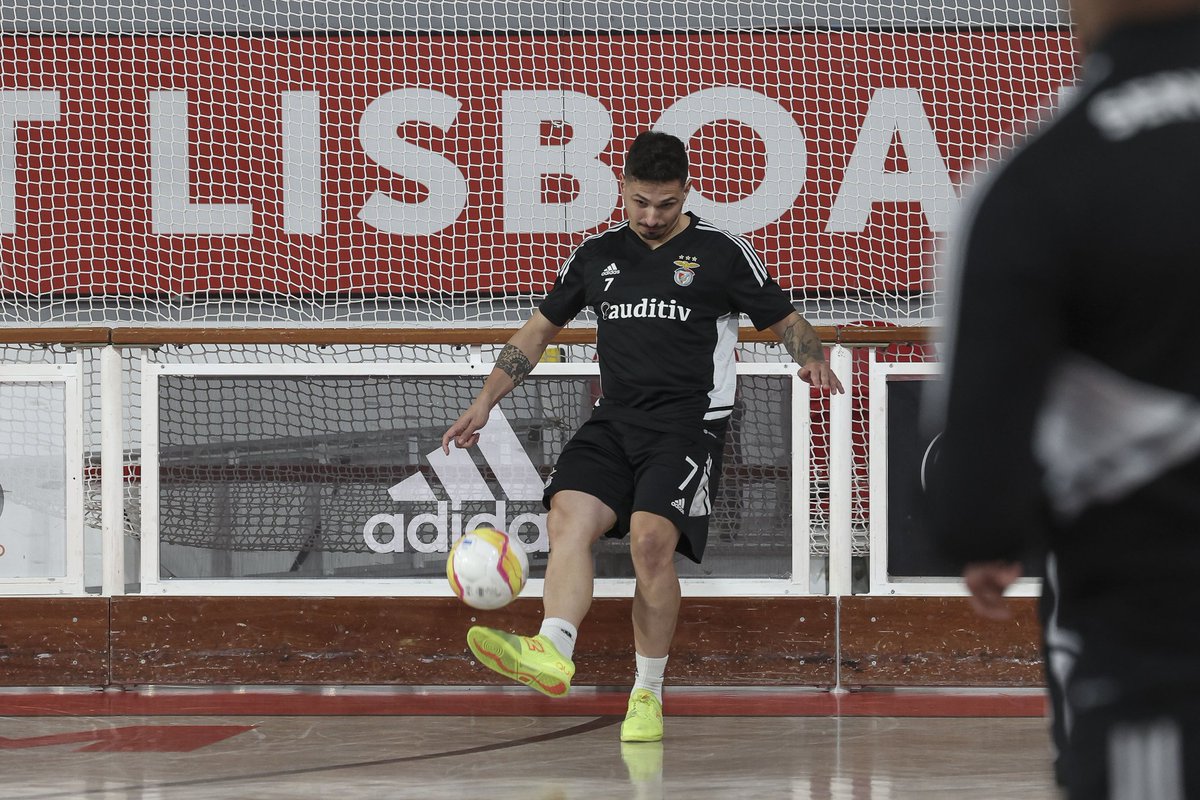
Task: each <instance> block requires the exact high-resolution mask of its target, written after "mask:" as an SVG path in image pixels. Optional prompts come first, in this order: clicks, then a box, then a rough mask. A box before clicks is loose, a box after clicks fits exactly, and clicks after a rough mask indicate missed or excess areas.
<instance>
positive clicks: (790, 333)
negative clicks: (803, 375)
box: [783, 319, 825, 367]
mask: <svg viewBox="0 0 1200 800" xmlns="http://www.w3.org/2000/svg"><path fill="white" fill-rule="evenodd" d="M783 346H784V347H786V348H787V351H788V352H789V353H791V354H792V358H794V359H795V360H796V363H797V364H799V365H800V366H802V367H803V366H804V365H805V364H807V363H808V362H810V361H824V360H825V351H824V350H823V349H822V348H821V337H819V336H817V332H816V331H815V330H814V329H813V326H812V325H809V324H808V322H806V321H805V320H803V319H797V320H796V321H795V322H793V323H792V324H791V325H788V326H787V327H786V328H784V330H783Z"/></svg>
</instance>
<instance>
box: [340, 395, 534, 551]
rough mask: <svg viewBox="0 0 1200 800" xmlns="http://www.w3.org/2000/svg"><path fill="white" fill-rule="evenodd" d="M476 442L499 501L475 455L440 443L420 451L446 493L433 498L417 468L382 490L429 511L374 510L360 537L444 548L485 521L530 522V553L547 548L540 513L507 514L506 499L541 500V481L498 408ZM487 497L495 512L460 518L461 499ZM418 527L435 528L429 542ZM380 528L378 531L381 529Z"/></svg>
mask: <svg viewBox="0 0 1200 800" xmlns="http://www.w3.org/2000/svg"><path fill="white" fill-rule="evenodd" d="M477 446H478V447H479V450H480V452H481V453H482V454H483V458H484V461H486V462H487V464H488V466H490V467H491V468H492V472H493V473H494V474H495V476H496V480H497V481H498V482H499V484H500V488H501V490H503V492H504V496H505V498H506V499H505V500H500V499H498V498H497V497H496V494H495V493H494V492H493V491H492V487H490V486H489V485H488V483H487V481H485V480H484V478H483V474H482V473H481V472H480V471H479V467H477V466H476V465H475V460H474V459H473V458H472V457H471V454H470V453H469V452H468V451H466V450H460V449H458V448H457V447H454V446H451V448H450V454H449V455H447V454H445V453H443V452H442V448H441V447H440V446H438V447H436V448H434V449H433V450H432V451H430V452H428V453H426V454H425V460H426V461H427V462H428V463H429V466H430V467H431V468H432V470H433V474H434V475H435V476H436V477H437V480H438V482H439V483H441V484H442V487H443V488H444V489H445V491H446V494H447V495H448V496H449V497H450V499H449V501H446V500H439V499H438V497H437V495H436V494H434V491H433V487H432V486H430V484H429V480H428V479H426V477H425V476H424V475H423V474H422V473H420V472H418V473H417V474H415V475H410V476H409V477H407V478H405V479H404V480H402V481H400V482H399V483H397V484H396V485H395V486H392V487H391V488H390V489H388V495H389V496H391V498H392V500H394V501H396V502H397V503H418V504H420V506H421V507H423V508H429V506H431V505H432V506H433V507H435V508H436V509H437V510H436V511H434V512H429V511H425V512H424V513H414V514H412V515H411V516H409V517H405V515H404V514H376V515H375V516H373V517H371V518H370V519H369V520H367V521H366V523H365V524H364V525H363V541H364V542H365V543H366V545H367V547H369V548H370V549H371V550H372V551H374V552H376V553H402V552H405V551H406V550H411V551H413V552H418V553H445V552H448V551H449V549H450V543H451V541H455V540H457V539H458V538H459V537H460V536H462V534H463V532H464V531H469V530H473V529H475V528H477V527H479V526H480V525H485V524H486V525H491V526H492V527H495V528H498V529H500V530H504V531H508V532H510V533H516V532H517V531H519V530H520V529H521V528H523V527H525V526H528V525H533V526H534V527H535V528H536V529H537V532H538V537H537V541H535V542H533V543H532V544H529V543H526V545H525V549H526V550H528V551H530V552H545V551H547V550H548V549H549V545H550V537H549V534H548V533H547V530H546V514H545V513H541V514H518V515H517V516H515V517H513V518H512V519H508V518H507V511H508V508H507V505H508V502H510V501H526V502H529V501H541V499H542V492H543V482H542V477H541V475H539V474H538V471H537V468H536V467H534V466H533V463H532V462H531V461H530V460H529V456H527V455H526V454H525V448H524V447H522V445H521V440H520V439H519V438H517V434H516V431H514V430H513V429H512V425H510V424H509V422H508V419H507V418H505V416H504V414H503V413H502V412H501V411H500V409H498V408H494V409H492V413H491V416H490V417H489V418H488V424H487V425H485V426H484V428H483V429H482V430H481V431H480V432H479V444H478V445H477ZM479 501H484V502H489V503H495V504H496V510H495V513H483V514H476V515H475V516H473V517H470V518H469V519H467V520H465V522H464V520H463V518H462V506H463V503H466V502H479ZM387 528H390V529H391V538H390V539H387V540H386V541H381V539H380V534H381V533H385V532H386V529H387ZM422 528H425V529H426V532H428V530H429V529H430V528H432V530H433V531H434V532H435V533H436V535H435V536H434V537H433V539H432V540H430V541H424V540H423V538H424V539H428V536H427V535H426V536H425V537H422V536H419V535H418V534H419V533H420V532H421V530H422ZM381 529H382V530H381Z"/></svg>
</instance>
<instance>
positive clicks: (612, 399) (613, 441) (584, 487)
mask: <svg viewBox="0 0 1200 800" xmlns="http://www.w3.org/2000/svg"><path fill="white" fill-rule="evenodd" d="M690 188H691V181H690V179H689V176H688V159H687V152H686V150H685V147H684V144H683V142H681V141H680V140H679V139H677V138H676V137H674V136H671V135H668V134H665V133H658V132H646V133H642V134H641V135H639V136H638V137H637V138H636V139H635V141H634V142H633V145H632V146H631V147H630V149H629V152H628V154H627V157H626V160H625V166H624V171H623V175H622V180H621V197H622V201H623V204H624V208H625V221H624V222H621V223H619V224H616V225H613V226H611V227H609V228H608V229H606V230H604V231H602V232H600V233H597V234H595V235H593V236H591V237H589V238H587V239H586V240H584V242H583V243H582V244H581V245H580V246H579V247H578V248H577V249H576V250H575V251H574V252H573V253H572V254H571V256H570V257H569V258H568V259H567V260H566V261H565V262H564V263H563V264H562V266H561V267H560V268H559V270H558V275H557V277H556V279H555V282H554V285H553V287H552V288H551V290H550V292H549V294H547V296H546V297H545V299H544V300H543V301H542V302H541V304H540V306H539V307H538V309H537V310H536V311H535V312H534V313H533V315H532V316H531V317H530V319H529V320H528V321H527V322H526V323H525V325H524V326H523V327H522V328H521V329H520V330H519V331H518V332H517V333H516V334H514V335H513V337H512V338H511V339H510V340H509V342H508V344H507V345H505V347H504V349H503V350H502V351H501V353H500V356H499V357H498V358H497V360H496V367H495V369H494V370H492V372H491V374H490V375H489V376H488V378H487V380H486V381H485V382H484V385H483V387H482V389H481V390H480V392H479V394H478V396H477V397H476V398H475V401H474V402H473V403H472V404H471V406H470V407H469V408H468V409H467V410H466V412H465V413H464V414H463V415H462V416H461V417H459V419H458V420H457V421H456V422H455V423H454V424H453V425H451V426H450V428H449V429H448V430H447V431H446V433H445V435H444V436H443V437H442V447H443V449H445V450H446V451H447V452H449V447H450V444H451V443H454V444H455V445H456V446H458V447H470V446H472V445H474V444H475V443H476V441H478V438H479V433H478V432H479V429H480V428H482V427H483V425H484V424H485V423H486V422H487V419H488V413H489V412H490V410H491V409H492V408H493V407H494V406H495V405H496V403H498V402H499V401H500V399H501V398H502V397H504V396H505V395H506V394H508V392H510V391H512V389H513V388H514V387H515V386H517V385H518V384H519V383H521V381H523V380H524V379H525V377H526V376H527V375H528V374H529V372H530V371H531V370H532V369H533V366H534V364H536V363H537V362H538V360H539V358H540V357H541V354H542V352H543V350H545V348H546V345H547V344H548V343H549V342H550V341H551V340H552V339H553V338H554V336H555V335H556V334H557V333H558V332H559V330H560V329H561V328H562V327H563V326H565V325H566V324H567V323H569V322H570V321H571V320H572V319H574V318H575V316H576V315H577V314H579V312H580V311H582V310H583V309H584V308H585V307H591V308H592V309H593V311H594V312H595V314H596V317H597V323H596V325H597V345H596V346H597V352H598V360H599V364H600V378H601V386H602V387H603V392H602V396H601V398H600V399H599V401H598V403H597V404H596V406H595V409H594V411H593V413H592V416H591V418H590V419H589V420H588V421H587V422H585V423H584V424H583V425H582V426H581V427H580V428H579V430H578V431H577V432H576V433H575V435H574V436H573V438H572V439H571V440H570V441H569V442H568V443H567V445H566V446H565V447H564V449H563V452H562V454H561V455H560V457H559V459H558V461H557V463H556V466H555V469H554V471H553V472H552V474H551V477H550V480H549V482H548V484H547V486H546V490H545V496H544V500H543V502H544V503H545V505H546V507H547V508H548V509H549V516H548V529H549V536H550V559H549V563H548V564H547V567H546V577H545V584H544V585H545V589H544V597H543V605H544V609H545V617H544V620H543V622H542V625H541V629H540V631H538V633H537V634H536V635H534V636H517V635H513V634H509V633H505V632H502V631H497V630H493V629H490V628H485V627H481V626H477V627H473V628H471V630H470V631H469V632H468V634H467V642H468V645H469V646H470V648H471V650H472V652H473V653H475V655H476V657H477V658H478V659H479V661H480V663H481V664H483V665H485V666H487V667H489V668H491V669H493V670H495V671H496V672H499V673H500V674H502V675H506V676H507V677H509V678H512V679H514V680H517V681H519V682H521V683H523V684H526V685H528V686H530V687H531V688H533V689H536V690H537V691H539V692H542V693H543V694H546V695H549V696H551V697H561V696H563V695H565V694H566V693H567V691H568V690H569V688H570V684H571V678H572V676H573V675H574V673H575V665H574V662H573V661H572V657H573V654H574V650H575V646H576V637H577V635H578V628H579V625H580V624H581V623H582V622H583V619H584V617H585V616H586V614H587V612H588V609H589V607H590V606H591V602H592V592H593V576H594V564H593V557H592V545H593V544H595V542H596V541H598V540H599V539H600V537H602V536H605V535H609V536H614V537H625V536H628V537H629V542H630V553H631V556H632V559H633V567H634V573H635V577H636V589H635V591H634V598H633V638H634V648H635V651H636V652H635V662H636V677H635V682H634V687H633V691H632V693H631V695H630V698H629V704H628V710H627V716H626V719H625V722H624V723H623V724H622V726H621V739H622V741H626V742H640V741H647V742H649V741H658V740H661V739H662V735H663V721H662V686H663V678H664V673H665V670H666V665H667V658H668V653H669V650H670V646H671V639H672V637H673V636H674V633H675V623H676V619H677V617H678V614H679V604H680V588H679V578H678V575H677V574H676V572H675V564H674V557H675V553H677V552H678V553H681V554H682V555H683V556H685V557H687V558H689V559H691V560H692V561H695V562H699V561H700V559H701V557H702V556H703V555H704V547H705V543H706V540H707V536H708V521H709V514H710V512H711V510H712V498H713V497H715V496H716V493H717V485H718V479H719V475H720V472H721V453H722V448H723V445H724V440H725V433H726V428H727V425H728V419H729V416H730V413H731V411H732V409H733V405H734V388H735V383H736V374H735V368H734V348H735V345H736V343H737V333H738V320H739V314H743V313H744V314H746V315H747V316H748V317H749V318H750V321H751V322H752V323H753V324H754V325H755V326H756V327H757V328H758V329H759V330H764V329H767V328H770V329H771V330H772V331H774V332H775V334H776V335H778V336H779V338H780V341H782V342H783V344H784V346H785V347H786V348H787V351H788V352H789V353H790V354H791V356H792V357H793V358H794V359H795V360H796V362H797V364H799V365H800V377H801V378H803V379H804V380H806V381H808V382H809V383H810V384H812V385H813V386H815V387H817V388H819V389H822V390H826V391H833V392H840V391H842V385H841V383H840V381H839V380H838V378H837V376H836V375H834V373H833V371H832V370H831V369H830V368H829V365H828V364H827V363H826V361H825V358H824V351H823V350H822V347H821V342H820V339H819V337H818V336H817V334H816V332H815V331H814V330H813V328H812V326H811V325H809V324H808V322H806V321H805V320H804V319H803V318H802V317H801V316H800V315H799V314H798V313H796V311H795V309H794V307H793V306H792V303H791V300H790V299H789V298H788V296H787V295H786V294H785V293H784V292H783V291H782V290H781V289H780V288H779V286H778V284H776V283H775V281H774V280H773V279H772V277H771V275H770V274H769V273H768V272H767V269H766V267H765V266H764V265H763V263H762V261H761V260H760V259H759V257H758V255H757V254H756V253H755V252H754V250H753V248H752V247H751V246H750V245H749V244H748V243H747V242H746V241H745V240H744V239H742V238H740V237H738V236H734V235H731V234H729V233H726V232H725V231H723V230H721V229H720V228H718V227H717V226H716V225H714V224H712V223H710V222H707V221H705V220H703V219H700V218H699V217H697V216H695V215H694V214H691V213H690V212H684V203H685V201H686V200H687V197H688V192H689V190H690Z"/></svg>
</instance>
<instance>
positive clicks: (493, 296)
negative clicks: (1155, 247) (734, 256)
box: [0, 0, 1074, 325]
mask: <svg viewBox="0 0 1200 800" xmlns="http://www.w3.org/2000/svg"><path fill="white" fill-rule="evenodd" d="M0 14H3V17H0V23H2V24H3V27H4V30H5V35H4V37H3V39H2V40H0V237H2V239H3V247H2V249H0V259H2V260H0V298H2V301H3V302H2V304H0V322H7V323H13V324H24V323H44V322H69V323H84V322H97V321H99V322H112V321H120V322H126V321H144V322H154V323H199V322H203V323H271V324H303V323H310V322H319V323H335V324H362V325H377V324H401V323H404V324H410V323H415V322H422V323H428V324H436V325H445V324H463V323H471V324H495V323H511V322H514V321H517V320H519V319H521V318H523V317H524V315H526V314H527V313H528V312H529V310H530V308H531V307H532V305H533V303H534V302H535V300H536V299H537V298H538V297H539V296H540V295H541V294H542V293H543V292H544V291H545V290H546V288H547V287H548V285H549V284H550V282H551V280H552V277H553V275H554V272H555V270H556V269H557V267H558V266H559V265H560V264H561V262H562V260H563V259H564V258H565V257H566V256H567V255H568V253H569V252H570V250H571V249H572V248H573V247H574V246H575V245H577V244H578V243H579V241H580V240H581V238H582V236H583V235H584V234H586V233H587V232H590V231H595V230H597V229H598V228H599V227H601V226H603V225H604V224H606V223H609V222H611V221H613V220H616V219H619V218H620V217H621V210H620V209H619V197H618V180H617V175H618V171H619V168H620V166H621V161H622V157H623V154H624V152H625V150H626V148H627V146H628V145H629V143H630V142H631V141H632V139H633V137H634V136H635V135H636V134H637V133H638V132H640V131H642V130H645V129H648V128H655V129H658V130H663V131H667V132H670V133H674V134H676V135H678V136H680V137H681V138H682V139H683V140H684V141H685V142H687V143H688V145H689V147H690V152H691V158H692V161H693V174H694V179H695V191H694V192H693V193H692V195H691V198H690V200H689V207H690V208H691V209H692V210H693V211H695V212H697V213H699V214H700V215H701V216H703V217H706V218H708V219H709V220H711V221H712V222H713V223H715V224H717V225H719V226H721V227H723V228H726V229H728V230H730V231H732V232H735V233H740V234H745V235H746V236H748V237H749V239H750V241H751V242H752V243H753V244H754V246H755V247H756V248H757V249H758V250H759V252H760V253H761V254H762V255H763V257H764V259H765V261H766V263H767V264H768V265H769V267H770V269H771V270H772V271H773V273H774V274H775V275H776V276H777V277H778V279H779V281H780V283H781V284H782V285H783V286H784V287H785V288H786V289H787V290H788V291H790V292H791V293H792V295H793V297H794V299H795V300H796V302H797V304H799V305H800V306H801V307H802V308H804V309H805V310H806V311H807V312H808V314H809V315H810V316H811V317H812V318H813V319H814V321H815V320H827V321H860V320H888V321H903V322H909V323H913V322H916V323H922V322H924V323H928V322H929V321H931V320H932V319H933V318H934V317H935V316H936V311H937V300H936V297H935V294H934V291H933V285H932V272H931V268H930V254H931V253H932V252H933V251H934V250H935V249H936V245H937V242H938V240H939V237H940V236H941V235H942V234H943V233H944V232H945V231H946V229H947V226H948V224H949V221H950V218H951V215H952V213H953V210H954V207H955V205H956V203H957V198H958V195H959V192H960V187H961V186H962V184H963V183H965V182H966V181H968V180H969V179H970V177H971V175H972V174H973V173H974V172H975V171H976V170H977V169H979V168H980V167H984V166H987V164H988V163H990V160H989V159H990V153H991V148H992V147H993V146H994V145H995V144H996V143H997V142H998V141H1001V140H1002V139H1003V138H1004V137H1005V136H1007V135H1009V134H1011V133H1013V132H1014V131H1016V130H1019V129H1020V127H1021V126H1022V124H1023V123H1024V122H1025V121H1026V120H1027V119H1028V118H1029V117H1030V116H1031V115H1035V114H1037V113H1038V110H1039V109H1041V108H1044V107H1046V106H1047V105H1049V104H1051V103H1052V102H1053V99H1054V97H1055V96H1056V93H1057V91H1058V89H1059V87H1060V86H1061V85H1062V84H1063V83H1064V82H1066V81H1068V80H1070V76H1071V73H1072V70H1073V64H1074V56H1073V53H1072V44H1071V40H1070V36H1069V32H1068V31H1067V30H1066V29H1065V28H1064V27H1062V25H1063V22H1064V19H1063V18H1062V16H1061V15H1060V12H1059V11H1058V3H1057V2H1055V1H1054V0H970V1H969V2H968V0H942V2H919V3H918V2H912V0H909V1H908V2H903V1H901V2H885V3H876V2H872V3H866V2H837V3H812V2H805V3H752V4H746V3H722V2H705V3H694V2H672V1H671V0H662V1H661V2H656V3H649V4H630V3H625V2H596V3H567V2H563V3H508V2H489V1H488V0H481V2H478V3H470V4H467V3H459V2H397V3H386V4H375V3H344V2H315V3H297V2H283V1H282V0H266V2H263V3H256V4H252V5H245V4H237V3H233V2H229V0H208V1H207V2H200V3H191V2H189V3H182V2H178V3H177V2H172V1H171V0H163V2H157V3H155V2H151V3H127V2H121V0H112V2H100V3H94V4H93V3H87V4H82V5H81V4H78V3H74V2H67V0H47V2H41V3H25V4H5V5H4V7H3V10H2V11H0Z"/></svg>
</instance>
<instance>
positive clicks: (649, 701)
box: [621, 511, 680, 742]
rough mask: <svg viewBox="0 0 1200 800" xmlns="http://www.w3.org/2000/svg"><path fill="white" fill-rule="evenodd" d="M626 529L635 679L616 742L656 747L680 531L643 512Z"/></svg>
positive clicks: (675, 613)
mask: <svg viewBox="0 0 1200 800" xmlns="http://www.w3.org/2000/svg"><path fill="white" fill-rule="evenodd" d="M629 527H630V530H629V536H630V553H631V554H632V556H633V569H634V574H635V575H636V576H637V583H636V586H635V589H634V595H633V642H634V648H635V650H636V651H637V653H636V656H637V679H636V681H635V683H634V687H633V692H632V693H631V694H630V696H629V706H628V709H627V711H626V715H625V722H624V723H623V724H622V725H621V740H622V741H624V742H656V741H659V740H660V739H662V736H663V720H662V684H663V672H664V671H665V670H666V666H667V654H668V653H669V652H670V650H671V640H672V639H673V638H674V637H675V622H676V620H677V619H678V618H679V598H680V591H679V576H678V575H677V574H676V573H675V545H676V544H677V543H678V541H679V529H678V528H676V527H675V523H673V522H672V521H671V520H669V519H667V518H665V517H660V516H659V515H657V514H652V513H650V512H648V511H637V512H634V514H633V518H632V519H631V521H630V526H629Z"/></svg>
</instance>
